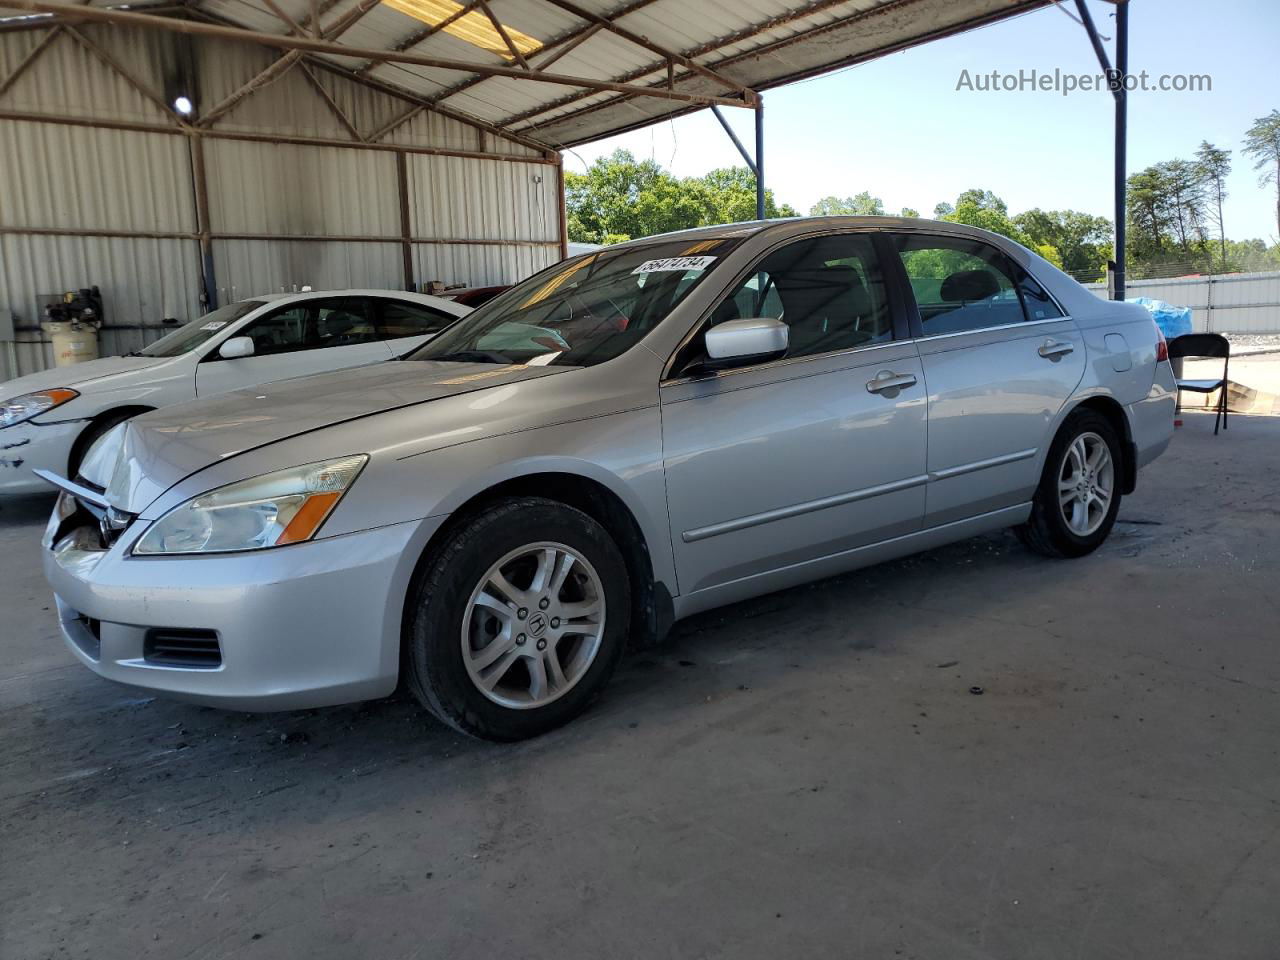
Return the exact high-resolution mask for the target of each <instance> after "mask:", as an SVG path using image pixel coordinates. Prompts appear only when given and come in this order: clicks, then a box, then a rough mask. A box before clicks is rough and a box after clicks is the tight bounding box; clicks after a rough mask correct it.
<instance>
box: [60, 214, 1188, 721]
mask: <svg viewBox="0 0 1280 960" xmlns="http://www.w3.org/2000/svg"><path fill="white" fill-rule="evenodd" d="M1174 399H1175V386H1174V380H1173V375H1172V371H1171V369H1170V367H1169V364H1168V362H1167V360H1166V356H1165V346H1164V342H1163V340H1162V338H1161V337H1160V334H1159V332H1158V331H1157V329H1156V326H1155V324H1154V323H1153V322H1152V320H1151V318H1150V316H1149V315H1148V314H1147V312H1146V311H1145V310H1144V309H1143V308H1141V307H1139V306H1132V305H1127V304H1123V303H1114V302H1107V301H1103V300H1101V299H1099V298H1097V297H1096V296H1094V295H1093V294H1092V293H1090V292H1089V291H1087V290H1085V289H1084V288H1082V287H1081V286H1079V285H1078V284H1076V283H1075V282H1074V281H1073V280H1072V279H1071V278H1070V277H1068V276H1066V275H1065V274H1064V273H1062V272H1061V271H1059V270H1057V269H1056V268H1054V267H1053V266H1051V265H1050V264H1049V263H1047V262H1046V261H1044V260H1042V259H1041V258H1039V257H1038V256H1036V255H1035V254H1034V253H1032V252H1030V251H1028V250H1026V249H1024V248H1023V247H1021V246H1018V245H1017V244H1014V243H1012V242H1010V241H1009V240H1006V239H1004V238H1001V237H999V236H995V235H992V234H989V233H986V232H984V231H981V230H976V229H972V228H969V227H964V226H960V225H954V224H943V223H935V222H931V221H924V220H908V219H887V218H864V217H855V218H843V217H832V218H823V219H808V220H790V221H774V222H768V223H748V224H737V225H732V226H724V227H713V228H708V229H700V230H694V231H689V232H684V233H678V234H669V235H666V236H661V237H653V238H649V239H646V240H638V241H634V242H631V243H626V244H621V245H618V246H614V247H609V248H607V249H604V250H600V251H597V252H594V253H591V254H588V255H586V256H581V257H577V258H574V259H570V260H566V261H563V262H561V263H558V264H556V265H555V266H553V267H550V268H549V269H547V270H544V271H543V272H542V273H540V274H537V275H536V276H534V277H532V278H530V279H529V280H527V281H525V282H524V283H521V284H519V285H517V286H515V287H513V288H512V289H510V290H508V291H507V292H505V293H503V294H501V295H500V296H498V297H497V298H496V299H494V300H492V301H491V302H489V303H488V304H486V305H484V306H483V307H481V308H480V309H478V310H477V311H475V312H474V313H472V314H471V315H470V316H468V317H467V318H465V319H463V320H462V321H461V322H459V323H457V324H455V325H454V326H452V327H451V328H449V330H447V331H446V332H444V333H443V334H441V335H440V336H439V337H437V338H436V339H435V340H433V341H431V342H430V343H429V344H427V345H426V346H424V347H423V348H421V349H420V350H418V351H417V352H416V353H414V354H412V355H411V356H410V357H409V358H408V359H405V360H400V361H393V362H389V363H382V364H378V365H375V366H372V367H362V368H358V369H354V370H347V371H342V372H338V373H331V374H323V375H319V376H314V377H306V378H301V379H296V380H291V381H285V382H281V383H275V384H271V385H269V386H265V387H257V388H254V389H249V390H243V391H240V392H238V393H232V394H227V395H224V396H222V397H218V398H213V399H210V400H205V401H197V402H194V403H189V404H184V405H180V406H174V407H169V408H166V409H164V410H161V411H158V412H155V413H150V414H146V415H144V416H141V417H139V418H137V419H135V420H133V421H130V422H129V423H128V424H125V425H121V426H120V427H118V428H116V429H115V430H113V431H111V432H110V433H108V434H106V435H105V436H103V437H102V438H101V439H99V440H98V442H97V443H96V444H95V445H94V447H93V448H92V449H91V450H90V451H89V452H88V454H87V455H86V458H85V460H84V464H83V466H82V468H81V474H80V476H78V477H76V478H73V479H70V480H68V479H64V478H60V477H55V476H52V475H51V474H45V478H46V479H48V480H50V481H51V482H53V483H54V484H55V485H56V486H58V487H60V488H61V491H62V492H61V493H60V495H59V498H58V501H57V504H56V506H55V508H54V512H53V516H52V517H51V518H50V520H49V525H48V529H47V531H46V535H45V546H46V548H47V549H46V552H45V568H46V573H47V576H48V579H49V581H50V583H51V584H52V586H53V589H54V592H55V593H56V595H57V608H58V615H59V618H60V620H61V625H62V631H63V633H64V635H65V637H66V640H67V643H68V645H69V647H70V649H71V650H72V652H73V653H74V654H75V655H76V656H77V657H78V658H79V659H80V660H81V661H82V662H83V663H84V664H85V665H86V666H88V667H89V668H90V669H91V670H94V671H95V672H97V673H98V674H100V675H102V676H104V677H107V678H109V679H111V680H116V681H119V682H121V683H124V684H128V685H130V686H132V687H135V688H141V689H144V690H147V691H150V692H153V693H156V694H163V695H167V696H173V697H179V698H182V699H186V700H190V701H193V702H196V703H202V704H210V705H214V706H222V707H228V708H233V709H243V710H281V709H294V708H301V707H316V706H322V705H327V704H337V703H344V702H349V701H356V700H365V699H370V698H374V697H381V696H385V695H387V694H390V693H391V692H392V691H393V690H394V689H395V688H396V686H397V684H398V683H400V682H401V681H403V682H404V683H405V685H407V687H408V688H409V689H410V690H412V691H413V693H414V694H415V695H416V696H417V698H418V699H419V700H420V701H421V702H422V704H423V705H424V706H425V707H426V708H427V709H428V710H430V711H431V712H432V713H433V714H435V715H436V716H437V717H439V718H440V719H441V720H443V721H444V722H446V723H448V724H450V725H452V726H453V727H456V728H457V729H459V730H461V731H464V732H466V733H469V734H474V735H476V736H480V737H488V738H493V739H498V740H514V739H519V738H522V737H528V736H532V735H536V734H538V733H541V732H543V731H546V730H548V729H550V728H552V727H555V726H557V725H558V724H562V723H564V722H566V721H567V720H569V719H570V718H572V717H574V716H575V715H576V714H578V713H580V712H581V711H582V710H583V709H584V708H585V707H586V706H587V704H588V703H589V702H590V701H591V700H592V698H593V697H595V696H596V695H597V694H598V693H599V692H600V690H601V688H602V687H604V685H605V683H606V682H607V681H608V679H609V676H610V674H611V673H612V672H613V670H614V668H615V666H616V665H617V663H618V660H619V658H620V657H621V656H622V653H623V649H624V647H626V645H627V643H628V639H629V638H635V639H640V640H643V639H645V638H652V637H655V636H660V635H661V634H662V633H663V632H664V631H665V630H666V629H667V628H668V627H669V626H670V624H671V623H672V622H673V621H674V620H677V619H679V618H681V617H686V616H688V615H690V614H692V613H695V612H697V611H701V610H706V609H708V608H711V607H718V606H722V605H726V604H732V603H735V602H738V601H741V600H743V599H744V598H747V597H751V596H755V595H757V594H762V593H766V592H769V591H773V590H779V589H781V588H784V587H789V586H792V585H794V584H798V583H802V582H804V581H808V580H813V579H816V578H820V577H826V576H830V575H832V574H836V573H839V572H841V571H846V570H850V569H852V568H855V567H859V566H863V565H866V564H871V563H876V562H879V561H881V560H886V559H889V558H891V557H897V556H901V555H903V554H908V553H912V552H914V551H919V550H924V549H927V548H931V547H936V546H938V545H940V544H944V543H947V542H949V541H954V540H959V539H961V538H965V537H971V536H974V535H975V534H981V533H984V532H987V531H992V530H997V529H1000V528H1003V527H1014V528H1015V529H1016V530H1017V531H1018V533H1019V534H1020V536H1021V538H1022V540H1023V541H1024V542H1025V543H1026V545H1027V546H1028V547H1030V548H1032V549H1034V550H1036V551H1039V552H1041V553H1044V554H1048V555H1050V556H1053V557H1079V556H1082V555H1084V554H1087V553H1089V552H1090V551H1092V550H1093V549H1095V548H1096V547H1097V546H1098V545H1099V544H1100V543H1101V542H1102V541H1103V540H1104V539H1105V538H1106V536H1107V534H1108V533H1109V531H1110V530H1111V527H1112V524H1113V523H1114V522H1115V519H1116V511H1117V509H1118V508H1119V505H1120V498H1121V497H1122V496H1123V495H1124V494H1126V493H1129V492H1131V491H1132V490H1133V489H1134V486H1135V483H1136V479H1137V472H1138V468H1140V467H1142V466H1144V465H1145V464H1147V463H1149V462H1150V461H1151V460H1153V459H1154V458H1155V457H1157V456H1158V455H1159V454H1160V453H1161V452H1162V451H1163V450H1164V449H1165V447H1166V446H1167V445H1168V443H1169V440H1170V437H1171V435H1172V430H1173V410H1174Z"/></svg>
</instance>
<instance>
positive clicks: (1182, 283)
mask: <svg viewBox="0 0 1280 960" xmlns="http://www.w3.org/2000/svg"><path fill="white" fill-rule="evenodd" d="M1089 289H1090V290H1092V291H1093V292H1094V293H1096V294H1097V295H1098V296H1100V297H1103V298H1105V297H1106V295H1107V289H1106V284H1090V286H1089ZM1125 295H1126V296H1129V297H1150V298H1151V299H1152V300H1163V301H1165V303H1170V304H1173V305H1174V306H1178V307H1190V308H1191V323H1192V325H1193V326H1194V328H1195V329H1196V331H1197V332H1202V331H1211V332H1213V333H1280V271H1272V272H1269V273H1233V274H1225V275H1223V276H1219V277H1178V278H1174V279H1167V280H1131V281H1129V282H1128V283H1127V284H1126V285H1125Z"/></svg>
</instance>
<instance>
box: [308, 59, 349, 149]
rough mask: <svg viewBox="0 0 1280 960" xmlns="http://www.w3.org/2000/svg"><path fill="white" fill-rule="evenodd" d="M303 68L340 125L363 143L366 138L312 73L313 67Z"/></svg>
mask: <svg viewBox="0 0 1280 960" xmlns="http://www.w3.org/2000/svg"><path fill="white" fill-rule="evenodd" d="M301 66H302V75H303V76H304V77H306V78H307V82H308V83H310V84H311V88H312V89H313V90H315V92H316V93H317V94H319V95H320V99H321V100H323V101H324V102H325V106H327V107H328V108H329V111H330V112H331V113H332V114H333V115H334V117H336V118H337V120H338V123H340V124H341V125H342V129H344V130H346V131H347V133H349V134H351V139H352V140H358V141H360V142H361V143H363V142H364V137H362V136H361V135H360V131H359V130H357V129H356V125H355V124H354V123H352V122H351V118H350V117H348V116H347V115H346V113H345V112H343V109H342V108H341V107H340V106H338V101H336V100H334V99H333V96H332V94H330V93H329V91H328V90H326V89H325V86H324V84H323V83H321V82H320V80H319V79H318V78H317V77H316V75H315V74H314V73H313V72H312V70H311V67H310V66H308V65H307V64H305V63H304V64H302V65H301Z"/></svg>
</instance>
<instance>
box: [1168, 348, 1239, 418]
mask: <svg viewBox="0 0 1280 960" xmlns="http://www.w3.org/2000/svg"><path fill="white" fill-rule="evenodd" d="M1178 357H1221V358H1222V379H1220V380H1184V379H1182V378H1181V377H1179V378H1178V390H1179V394H1178V409H1179V410H1181V409H1182V394H1181V391H1183V390H1190V391H1191V392H1192V393H1206V394H1208V393H1213V391H1215V390H1221V391H1222V393H1221V395H1220V396H1219V397H1218V413H1217V416H1215V417H1214V418H1213V432H1214V435H1215V436H1216V435H1217V433H1218V421H1219V420H1221V421H1222V429H1223V430H1225V429H1227V365H1228V364H1229V363H1230V362H1231V344H1230V343H1228V342H1227V338H1226V337H1224V336H1223V335H1222V334H1220V333H1186V334H1183V335H1182V336H1180V337H1174V338H1173V341H1172V342H1171V343H1170V344H1169V359H1170V360H1175V359H1177V358H1178Z"/></svg>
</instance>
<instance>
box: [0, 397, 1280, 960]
mask: <svg viewBox="0 0 1280 960" xmlns="http://www.w3.org/2000/svg"><path fill="white" fill-rule="evenodd" d="M1211 433H1212V425H1211V421H1210V420H1209V419H1208V418H1206V417H1204V416H1202V415H1199V414H1192V415H1189V416H1188V417H1187V425H1186V426H1185V427H1184V428H1183V429H1182V430H1181V431H1179V433H1178V435H1177V437H1176V438H1175V441H1174V446H1173V448H1172V449H1171V451H1170V453H1169V454H1168V455H1166V457H1165V458H1164V459H1163V460H1161V461H1160V462H1159V463H1158V464H1157V465H1156V466H1155V467H1154V468H1152V469H1151V470H1149V471H1147V472H1146V473H1144V475H1143V477H1142V483H1141V488H1140V490H1139V492H1138V493H1137V494H1136V495H1135V496H1133V497H1131V498H1129V499H1126V500H1125V502H1124V505H1123V507H1122V509H1121V518H1122V521H1123V522H1121V523H1120V524H1119V525H1118V526H1117V528H1116V530H1115V533H1114V534H1113V536H1112V538H1111V540H1110V541H1109V542H1108V544H1107V545H1106V546H1105V547H1104V548H1103V549H1102V550H1101V551H1099V552H1098V553H1097V554H1095V555H1094V556H1092V557H1090V558H1088V559H1085V560H1080V561H1075V562H1050V561H1047V560H1043V559H1040V558H1038V557H1035V556H1032V555H1030V554H1028V553H1027V552H1025V551H1024V550H1023V549H1022V548H1021V547H1019V546H1018V544H1017V543H1016V542H1015V541H1014V540H1013V538H1012V537H1011V536H1009V535H1001V536H996V537H990V538H983V539H978V540H973V541H969V542H966V543H963V544H958V545H956V546H953V547H949V548H946V549H943V550H938V551H935V552H933V553H929V554H925V555H922V556H919V557H915V558H912V559H910V560H907V561H903V562H899V563H895V564H891V565H888V566H884V567H879V568H876V569H872V570H868V571H864V572H860V573H857V574H853V575H850V576H846V577H841V578H838V579H834V580H828V581H825V582H823V583H820V584H816V585H813V586H809V587H803V588H799V589H796V590H792V591H789V592H787V593H783V594H777V595H774V596H771V597H767V598H764V599H761V600H759V601H755V602H753V603H749V604H744V605H741V606H739V607H737V608H734V609H731V610H727V611H724V612H719V613H715V614H710V615H705V616H702V617H700V618H698V619H697V620H694V621H690V622H687V623H685V624H683V625H681V626H680V627H678V628H677V631H676V633H675V635H674V636H673V637H672V638H671V639H670V640H669V641H668V642H667V643H666V644H665V645H664V646H663V647H661V648H660V649H659V650H656V651H653V652H651V653H649V654H647V655H639V656H637V657H633V658H632V660H631V661H630V662H629V664H628V665H626V666H625V667H624V669H623V670H622V671H621V673H620V675H619V676H618V678H617V679H616V681H615V683H614V684H613V686H612V687H611V688H610V690H609V692H608V694H607V696H606V698H605V699H604V700H603V702H602V703H600V704H599V705H598V706H597V707H596V708H595V709H594V710H593V711H592V712H591V713H589V714H588V715H587V716H586V717H584V718H583V719H582V720H580V721H579V722H578V723H576V724H574V725H573V726H571V727H570V728H568V729H565V730H562V731H560V732H558V733H555V734H552V735H550V736H547V737H545V738H543V739H541V740H539V741H536V742H533V743H527V744H523V745H519V746H514V747H512V746H494V745H489V744H482V743H477V742H472V741H468V740H465V739H462V738H460V737H458V736H455V735H453V734H451V733H449V732H447V731H445V730H444V729H442V728H441V727H439V726H438V725H436V724H434V723H433V722H431V721H429V720H427V719H425V718H424V717H423V716H422V715H421V714H420V713H419V712H418V711H417V710H416V709H415V707H414V705H413V704H412V703H410V702H408V701H405V700H393V701H387V702H378V703H371V704H367V705H364V706H360V707H352V708H342V709H333V710H325V711H314V712H307V713H297V714H288V715H274V716H246V715H243V714H227V713H219V712H216V711H213V710H206V709H200V708H195V707H189V706H183V705H179V704H173V703H166V702H164V701H159V700H150V699H139V698H137V697H134V696H132V695H130V694H127V693H125V692H122V691H121V690H120V689H119V688H116V687H113V686H111V685H109V684H107V683H106V682H104V681H100V680H98V679H97V678H96V677H94V676H92V675H91V674H89V673H88V672H87V671H85V670H83V669H81V668H80V667H79V666H78V665H77V664H75V663H74V662H73V661H72V659H71V657H70V656H69V655H68V654H67V653H65V652H64V651H63V650H62V648H61V644H60V642H59V641H58V640H57V639H56V638H55V629H54V620H53V614H52V612H51V611H50V610H49V606H50V603H49V597H48V594H47V592H46V590H45V587H44V585H43V583H42V582H41V579H40V576H39V574H38V573H37V552H38V549H39V548H38V545H37V540H38V534H39V531H40V529H41V526H42V524H43V521H44V517H45V514H46V512H47V508H48V504H47V503H46V502H39V503H36V504H29V503H24V504H18V505H6V506H4V508H3V509H2V510H0V617H3V619H2V620H0V625H2V627H3V629H2V631H0V632H2V634H3V637H2V641H0V649H3V652H4V657H3V663H2V664H0V957H3V958H4V960H27V958H43V957H54V958H62V957H92V958H94V960H111V958H138V957H163V958H178V957H190V958H215V957H232V956H234V957H264V958H266V957H271V958H280V957H295V956H304V957H307V958H309V960H322V958H344V960H345V958H353V957H371V958H372V957H376V958H389V960H400V958H404V960H408V958H415V957H417V958H434V957H440V958H450V960H464V958H471V957H476V958H490V957H494V956H506V957H555V958H579V957H581V958H593V960H594V958H611V960H612V958H627V957H637V958H646V960H648V958H655V957H733V958H751V957H762V958H779V957H804V956H815V957H817V956H820V957H856V958H862V957H868V958H897V957H904V958H906V957H924V958H945V960H963V958H976V957H1000V958H1011V960H1012V958H1017V960H1032V958H1041V957H1045V958H1048V957H1054V958H1066V957H1071V958H1077V957H1083V958H1089V960H1097V958H1110V957H1117V958H1135V957H1152V958H1157V957H1158V958H1182V957H1186V958H1195V960H1205V958H1215V960H1217V958H1252V957H1256V958H1264V957H1265V958H1270V960H1274V958H1275V957H1276V956H1277V950H1278V949H1280V947H1278V946H1277V944H1280V909H1277V906H1276V905H1277V903H1280V653H1278V649H1277V644H1278V642H1280V627H1278V626H1277V621H1278V619H1280V480H1278V479H1277V478H1280V419H1263V418H1254V419H1250V418H1246V417H1235V418H1233V419H1232V422H1231V428H1230V431H1229V432H1228V433H1226V434H1224V435H1222V436H1220V437H1217V438H1215V437H1213V436H1212V435H1211ZM971 687H981V688H982V689H983V692H982V693H981V694H980V695H977V694H975V693H972V692H970V688H971Z"/></svg>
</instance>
